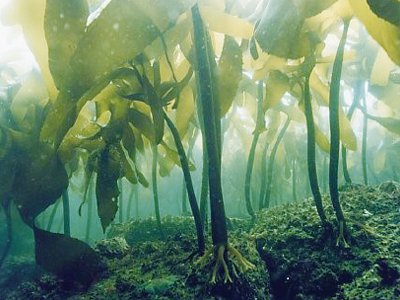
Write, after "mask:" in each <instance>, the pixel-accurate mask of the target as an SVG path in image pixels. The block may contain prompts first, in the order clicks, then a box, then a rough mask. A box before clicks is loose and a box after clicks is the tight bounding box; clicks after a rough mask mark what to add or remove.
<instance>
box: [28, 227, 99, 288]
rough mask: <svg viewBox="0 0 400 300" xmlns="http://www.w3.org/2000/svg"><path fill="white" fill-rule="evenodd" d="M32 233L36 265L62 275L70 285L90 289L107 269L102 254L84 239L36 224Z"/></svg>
mask: <svg viewBox="0 0 400 300" xmlns="http://www.w3.org/2000/svg"><path fill="white" fill-rule="evenodd" d="M33 232H34V235H35V258H36V262H37V264H38V265H40V266H41V267H42V268H43V269H45V270H46V271H49V272H52V273H54V274H55V275H57V276H59V277H60V278H62V279H63V280H64V282H65V284H66V286H67V287H69V288H72V287H75V288H76V287H81V288H83V289H87V288H88V287H89V286H90V285H91V284H92V282H93V281H94V280H96V279H100V278H101V275H102V273H103V272H104V271H106V269H107V266H106V264H105V263H104V262H102V260H101V258H100V255H99V254H98V253H96V252H95V251H94V250H93V249H92V248H90V247H89V246H88V245H87V244H85V243H84V242H81V241H80V240H77V239H74V238H71V237H69V236H67V235H64V234H59V233H52V232H49V231H45V230H42V229H40V228H38V227H36V226H33Z"/></svg>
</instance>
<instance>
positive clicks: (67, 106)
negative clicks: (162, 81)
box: [40, 68, 137, 147]
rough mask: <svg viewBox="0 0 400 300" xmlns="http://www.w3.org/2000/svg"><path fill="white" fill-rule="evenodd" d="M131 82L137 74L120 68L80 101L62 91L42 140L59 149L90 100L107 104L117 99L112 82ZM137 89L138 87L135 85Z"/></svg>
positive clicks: (46, 121) (50, 114)
mask: <svg viewBox="0 0 400 300" xmlns="http://www.w3.org/2000/svg"><path fill="white" fill-rule="evenodd" d="M121 78H123V79H126V80H129V82H130V83H132V82H135V81H133V80H132V78H136V73H135V72H134V70H133V69H129V68H119V69H116V70H114V71H113V72H112V73H111V74H109V75H108V76H106V77H105V78H103V79H102V80H99V82H97V83H96V84H94V85H93V86H91V87H90V89H88V90H87V91H86V92H85V93H84V94H83V95H81V97H80V99H79V100H78V101H77V102H76V101H75V100H77V99H72V98H71V97H72V95H71V91H70V90H66V91H63V90H62V91H60V93H59V95H58V98H57V100H56V101H55V103H54V104H53V105H52V106H51V107H50V109H49V112H48V113H47V116H46V119H45V120H44V123H43V127H42V130H41V132H40V139H41V140H42V141H43V142H46V143H47V144H49V145H50V146H52V147H58V145H59V143H60V142H61V140H62V138H63V137H64V135H65V134H66V132H67V131H68V130H69V128H70V127H71V126H72V124H73V123H74V122H75V118H76V114H77V112H79V111H80V110H81V109H82V107H83V106H84V105H85V103H86V102H87V101H89V100H92V99H94V98H96V99H97V100H96V102H106V100H107V99H108V98H110V97H115V96H116V94H117V87H116V86H115V85H114V84H110V82H112V81H116V80H118V79H121ZM132 85H134V86H135V87H136V86H137V85H136V84H135V83H133V84H132Z"/></svg>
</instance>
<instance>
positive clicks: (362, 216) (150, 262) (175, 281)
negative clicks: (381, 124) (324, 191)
mask: <svg viewBox="0 0 400 300" xmlns="http://www.w3.org/2000/svg"><path fill="white" fill-rule="evenodd" d="M340 198H341V202H342V205H343V210H344V212H345V213H346V216H347V217H348V218H349V220H348V226H349V230H350V231H351V236H352V238H351V239H350V240H349V242H350V244H351V247H350V248H344V247H337V246H336V245H335V235H336V234H337V233H334V232H333V233H332V234H331V235H330V236H328V237H325V238H321V234H322V232H323V229H322V227H321V223H320V221H319V218H318V214H317V211H316V209H315V207H314V206H313V205H312V199H311V198H310V199H306V200H305V201H302V202H299V203H297V204H293V205H284V206H280V207H273V208H270V209H268V210H264V211H262V212H260V213H259V214H258V216H257V222H256V225H255V227H254V229H253V230H252V231H251V232H250V233H247V232H246V231H245V228H246V226H247V225H248V223H247V221H242V222H240V221H238V220H236V221H235V222H232V223H233V228H232V229H231V231H230V241H231V242H230V243H231V245H232V246H233V247H235V248H236V249H238V250H239V251H240V252H241V253H243V254H244V255H246V258H248V259H249V261H251V262H252V263H254V264H255V269H253V270H248V271H246V272H244V273H240V270H239V268H237V266H235V264H234V262H232V261H228V262H227V267H228V269H229V274H231V276H232V281H233V283H231V282H229V281H228V282H227V283H224V282H223V281H221V280H219V281H218V280H217V281H216V283H212V282H210V272H209V270H211V269H212V268H213V267H214V264H215V261H211V260H210V261H208V262H207V263H206V266H205V267H204V268H199V266H196V265H195V264H194V263H193V262H192V261H190V260H187V258H188V257H189V256H190V254H192V253H193V252H194V251H195V250H196V242H195V241H196V236H195V229H194V226H193V223H192V220H191V218H189V217H169V218H166V219H164V220H163V224H164V225H167V227H168V226H169V229H168V230H166V232H167V233H168V234H167V237H166V239H165V240H163V241H161V240H157V239H152V240H147V241H145V240H144V239H143V237H145V236H147V233H146V232H147V230H148V229H149V228H157V227H156V223H155V221H154V220H151V219H149V220H145V221H131V222H130V223H125V224H121V225H119V226H118V230H114V233H113V236H121V237H124V236H125V237H127V236H139V237H141V238H138V239H136V240H134V239H131V240H130V242H128V244H129V249H128V251H127V254H126V255H125V256H123V257H119V258H118V257H111V258H106V257H105V260H106V262H107V264H108V266H109V277H108V278H107V279H105V280H103V281H100V282H98V283H96V284H95V285H94V286H93V287H92V288H91V289H90V290H89V291H88V292H87V293H85V294H80V295H73V294H72V292H70V291H65V290H63V289H62V282H60V281H59V280H57V279H55V278H54V277H52V276H49V275H44V276H43V277H42V278H41V279H37V280H36V281H25V282H24V283H22V284H20V285H19V287H18V288H16V289H15V290H14V291H11V292H10V291H8V295H1V296H4V299H22V298H21V297H24V296H26V295H34V296H32V297H31V298H30V299H43V297H48V296H49V295H50V296H51V297H52V299H76V300H77V299H194V298H197V299H396V298H398V297H399V295H400V288H399V287H400V285H399V282H398V280H397V278H396V276H394V277H393V275H390V274H389V271H388V270H391V271H393V272H392V273H394V274H396V271H397V270H399V269H400V247H399V246H400V234H399V233H400V228H399V226H398V224H399V222H400V212H399V210H398V207H399V204H400V189H399V186H398V184H396V183H391V182H388V183H383V184H381V185H380V186H378V187H370V186H350V187H346V188H344V189H343V190H342V191H341V192H340ZM323 202H324V206H326V207H329V199H327V197H326V196H325V197H323ZM326 213H327V218H328V220H330V221H333V220H335V215H334V212H333V210H332V209H331V208H329V209H327V210H326ZM187 223H191V224H192V225H191V227H188V226H186V224H187ZM133 224H135V226H133ZM362 227H364V228H362ZM333 228H335V227H333ZM115 229H116V227H115ZM183 229H184V230H183ZM366 229H367V230H366ZM370 229H372V231H371V230H370ZM180 230H182V233H180V232H179V231H180ZM117 232H118V233H117ZM256 238H263V239H264V241H265V244H264V247H263V249H264V250H263V251H265V252H266V253H267V252H268V253H270V254H271V257H273V262H274V263H275V264H276V265H277V266H278V267H279V270H280V272H281V273H280V274H275V273H271V274H269V273H268V270H267V269H268V268H267V265H268V263H269V262H267V263H266V262H264V261H263V260H262V259H261V258H260V255H259V253H258V252H257V250H256V248H255V246H254V239H256ZM382 262H383V264H384V265H386V269H385V268H383V269H382ZM235 272H236V273H240V276H236V274H235ZM223 275H224V274H223V272H221V271H219V272H218V276H223ZM238 275H239V274H238ZM270 275H271V278H270ZM389 275H390V276H389ZM279 276H284V277H285V282H284V285H283V289H281V294H279V293H277V292H276V290H274V286H271V283H273V282H274V284H276V282H279V278H278V279H277V277H279ZM222 278H223V277H222ZM274 280H275V281H274ZM271 293H272V294H274V298H273V296H272V295H271ZM41 297H42V298H41ZM243 297H245V298H243Z"/></svg>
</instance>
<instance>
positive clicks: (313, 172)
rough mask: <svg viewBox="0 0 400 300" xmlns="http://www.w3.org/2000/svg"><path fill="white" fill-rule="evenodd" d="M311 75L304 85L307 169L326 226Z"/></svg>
mask: <svg viewBox="0 0 400 300" xmlns="http://www.w3.org/2000/svg"><path fill="white" fill-rule="evenodd" d="M310 74H311V72H309V73H308V74H307V75H306V76H305V85H304V112H305V115H306V122H307V168H308V178H309V182H310V187H311V192H312V194H313V196H314V202H315V206H316V207H317V212H318V216H319V218H320V219H321V222H322V224H325V223H326V222H327V219H326V215H325V212H324V207H323V205H322V198H321V193H320V190H319V186H318V176H317V168H316V164H315V127H314V117H313V112H312V106H311V94H310Z"/></svg>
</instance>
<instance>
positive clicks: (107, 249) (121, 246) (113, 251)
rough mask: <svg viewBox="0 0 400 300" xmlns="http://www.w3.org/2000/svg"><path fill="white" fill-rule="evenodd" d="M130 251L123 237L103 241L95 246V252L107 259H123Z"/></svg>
mask: <svg viewBox="0 0 400 300" xmlns="http://www.w3.org/2000/svg"><path fill="white" fill-rule="evenodd" d="M128 250H129V246H128V243H127V242H126V240H125V239H124V238H123V237H114V238H111V239H105V240H101V241H99V242H98V243H97V244H96V246H95V251H96V252H98V253H99V254H100V255H101V256H104V257H106V258H119V259H121V258H122V257H124V256H125V255H126V254H127V253H128Z"/></svg>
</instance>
